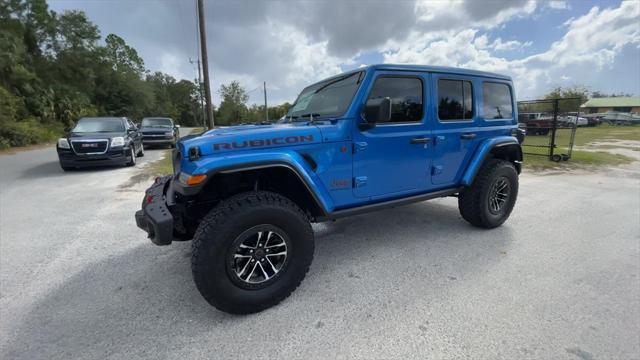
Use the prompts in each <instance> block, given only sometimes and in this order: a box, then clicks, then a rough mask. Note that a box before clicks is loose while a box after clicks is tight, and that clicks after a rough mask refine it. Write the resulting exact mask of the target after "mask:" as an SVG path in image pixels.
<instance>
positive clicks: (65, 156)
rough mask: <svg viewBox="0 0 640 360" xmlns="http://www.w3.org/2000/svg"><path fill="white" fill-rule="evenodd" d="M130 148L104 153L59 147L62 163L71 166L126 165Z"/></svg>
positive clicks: (110, 150) (59, 157)
mask: <svg viewBox="0 0 640 360" xmlns="http://www.w3.org/2000/svg"><path fill="white" fill-rule="evenodd" d="M129 154H130V148H129V147H122V148H119V149H109V150H108V151H107V152H105V153H104V154H91V155H89V154H86V155H85V154H76V153H74V152H73V151H72V150H70V149H58V159H59V160H60V164H62V165H63V166H69V167H88V166H111V165H124V164H126V163H127V162H128V161H129Z"/></svg>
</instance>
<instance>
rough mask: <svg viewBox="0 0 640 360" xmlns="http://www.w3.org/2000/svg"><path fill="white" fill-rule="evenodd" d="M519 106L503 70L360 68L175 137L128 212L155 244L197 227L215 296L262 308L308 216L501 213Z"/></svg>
mask: <svg viewBox="0 0 640 360" xmlns="http://www.w3.org/2000/svg"><path fill="white" fill-rule="evenodd" d="M517 119H518V116H517V113H516V103H515V99H514V90H513V84H512V82H511V79H510V78H509V77H507V76H503V75H498V74H492V73H487V72H480V71H471V70H463V69H455V68H445V67H432V66H409V65H374V66H369V67H366V68H360V69H358V70H354V71H351V72H348V73H345V74H341V75H339V76H336V77H332V78H330V79H326V80H323V81H321V82H318V83H316V84H313V85H311V86H309V87H307V88H305V89H304V90H303V91H302V93H300V95H299V96H298V98H297V100H296V101H295V103H294V104H293V106H292V108H291V109H290V110H289V113H288V114H287V115H286V116H285V117H283V118H282V119H280V120H279V121H278V122H277V123H275V124H267V125H244V126H234V127H228V128H219V129H215V130H211V131H208V132H206V133H204V134H202V135H200V136H197V137H194V138H191V139H188V140H184V141H181V142H180V143H179V144H178V148H177V149H176V150H174V152H173V164H174V175H172V176H167V177H164V178H158V179H156V182H155V184H153V185H152V186H151V187H150V188H149V189H148V190H147V191H146V194H145V197H144V199H143V202H142V209H141V210H139V211H138V212H137V213H136V222H137V224H138V226H139V227H140V228H142V229H143V230H145V231H146V232H147V233H148V236H149V238H150V239H151V241H152V242H153V243H155V244H157V245H168V244H170V243H171V242H172V241H174V240H191V239H193V252H192V258H191V262H192V272H193V277H194V280H195V283H196V286H197V288H198V290H199V291H200V293H201V294H202V295H203V296H204V298H205V299H206V300H207V301H208V302H209V303H210V304H212V305H213V306H215V307H216V308H218V309H220V310H222V311H226V312H229V313H252V312H258V311H261V310H264V309H266V308H268V307H271V306H273V305H275V304H277V303H279V302H280V301H282V300H283V299H284V298H286V297H287V296H288V295H289V294H291V292H292V291H293V290H294V289H295V288H296V287H298V285H299V284H300V282H301V281H302V279H303V278H304V277H305V275H306V273H307V271H308V270H309V266H310V264H311V260H312V258H313V252H314V235H313V231H312V228H311V225H310V223H312V222H321V221H327V220H333V219H338V218H341V217H344V216H348V215H354V214H360V213H363V212H367V211H373V210H378V209H382V208H387V207H394V206H398V205H402V204H408V203H412V202H417V201H423V200H428V199H433V198H437V197H443V196H455V197H457V198H458V207H459V209H460V213H461V214H462V217H463V218H464V219H465V220H467V221H468V222H470V223H471V224H473V225H475V226H478V227H482V228H494V227H496V226H499V225H501V224H502V223H503V222H504V221H505V220H506V219H507V218H508V217H509V214H510V213H511V210H512V209H513V206H514V204H515V202H516V197H517V195H518V174H519V173H520V169H521V166H522V150H521V147H520V143H519V141H518V139H517V138H516V135H517V133H518V129H517Z"/></svg>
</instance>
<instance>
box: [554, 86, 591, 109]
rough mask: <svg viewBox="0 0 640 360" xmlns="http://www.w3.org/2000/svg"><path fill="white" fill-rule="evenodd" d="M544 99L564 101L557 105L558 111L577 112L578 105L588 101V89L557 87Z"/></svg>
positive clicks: (582, 87)
mask: <svg viewBox="0 0 640 360" xmlns="http://www.w3.org/2000/svg"><path fill="white" fill-rule="evenodd" d="M544 98H545V99H564V100H562V101H560V102H559V103H558V107H559V109H558V110H559V111H563V112H566V111H578V110H579V109H580V105H582V104H584V103H585V102H587V100H589V89H587V88H586V87H584V86H574V87H568V88H563V87H561V86H558V87H556V88H554V89H553V90H551V91H550V92H549V93H548V94H547V95H545V96H544Z"/></svg>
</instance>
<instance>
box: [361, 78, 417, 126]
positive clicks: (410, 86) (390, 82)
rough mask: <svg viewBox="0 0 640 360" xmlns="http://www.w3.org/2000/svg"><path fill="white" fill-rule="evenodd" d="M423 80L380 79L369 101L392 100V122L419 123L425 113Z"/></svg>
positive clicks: (374, 86)
mask: <svg viewBox="0 0 640 360" xmlns="http://www.w3.org/2000/svg"><path fill="white" fill-rule="evenodd" d="M422 94H423V92H422V80H420V79H418V78H412V77H379V78H377V79H376V82H375V83H374V84H373V88H372V89H371V92H370V93H369V98H368V100H371V99H382V98H386V97H388V98H390V99H391V120H390V122H418V121H421V120H422V112H423V102H422V99H423V95H422Z"/></svg>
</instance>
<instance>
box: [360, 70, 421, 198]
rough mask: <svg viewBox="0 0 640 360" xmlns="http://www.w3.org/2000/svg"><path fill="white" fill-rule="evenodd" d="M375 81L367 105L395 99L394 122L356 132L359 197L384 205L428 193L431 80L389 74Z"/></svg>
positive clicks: (393, 107)
mask: <svg viewBox="0 0 640 360" xmlns="http://www.w3.org/2000/svg"><path fill="white" fill-rule="evenodd" d="M374 76H375V77H374V79H373V81H372V82H370V85H369V89H368V90H367V94H368V95H367V96H366V97H365V99H364V102H363V103H362V104H361V105H362V106H364V104H365V103H366V101H367V100H368V99H378V98H390V100H391V118H390V120H389V121H388V122H385V123H377V124H376V126H375V127H373V128H370V129H367V130H360V129H359V128H358V127H357V126H355V127H354V136H353V142H354V154H353V191H354V195H355V196H356V197H360V198H365V197H369V198H371V199H380V198H388V197H394V196H398V195H402V194H405V193H411V192H420V191H424V190H425V189H426V188H427V187H428V186H429V165H430V159H429V151H430V144H429V141H430V139H429V137H430V131H429V129H428V128H427V125H426V124H425V119H426V116H425V113H426V111H425V108H426V106H425V105H426V104H425V99H426V98H427V97H426V96H425V94H426V92H427V88H428V86H427V84H428V82H427V80H428V77H426V76H425V75H424V74H422V73H403V75H402V76H398V75H397V73H387V72H377V73H376V74H374ZM358 121H364V119H358Z"/></svg>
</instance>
